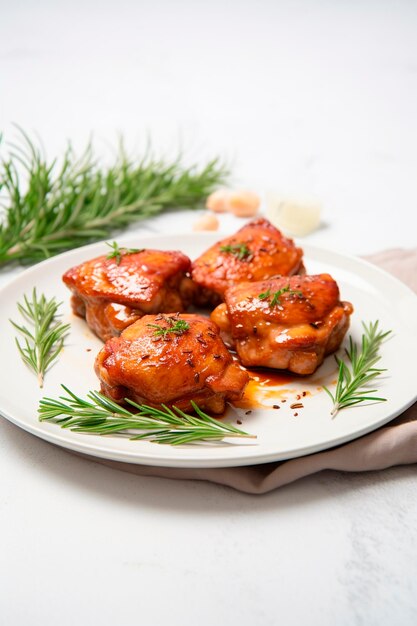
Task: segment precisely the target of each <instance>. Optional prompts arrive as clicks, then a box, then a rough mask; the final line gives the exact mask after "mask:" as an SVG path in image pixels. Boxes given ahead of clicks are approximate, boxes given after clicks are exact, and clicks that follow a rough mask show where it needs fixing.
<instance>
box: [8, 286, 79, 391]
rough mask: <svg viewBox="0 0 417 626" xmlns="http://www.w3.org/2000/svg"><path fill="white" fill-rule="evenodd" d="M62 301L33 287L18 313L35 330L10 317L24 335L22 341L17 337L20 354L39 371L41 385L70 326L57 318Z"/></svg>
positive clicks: (32, 367)
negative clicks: (47, 297)
mask: <svg viewBox="0 0 417 626" xmlns="http://www.w3.org/2000/svg"><path fill="white" fill-rule="evenodd" d="M61 304H62V303H57V302H56V300H55V298H52V299H51V300H47V299H46V297H45V296H44V295H43V294H42V295H41V296H40V297H38V295H37V293H36V289H34V290H33V292H32V300H29V298H28V297H27V296H26V295H24V296H23V304H21V303H18V304H17V308H18V309H19V312H20V313H21V315H22V317H23V318H24V319H25V320H26V321H28V322H29V323H30V324H31V325H32V329H31V330H30V329H29V328H28V327H27V326H21V325H19V324H16V322H13V321H12V320H10V322H11V324H12V325H13V326H14V328H16V330H18V331H19V333H20V334H21V335H22V338H23V342H19V340H18V339H17V338H16V345H17V348H18V350H19V352H20V356H21V357H22V359H23V361H24V363H26V365H27V366H28V367H30V368H31V369H32V370H33V371H34V372H35V374H37V376H38V382H39V386H40V387H43V381H44V377H45V373H46V371H47V369H48V368H49V367H50V366H51V365H52V363H53V362H54V361H55V359H56V358H57V357H58V355H59V353H60V352H61V349H62V347H63V345H64V339H65V337H66V335H67V333H68V330H69V327H70V325H69V324H61V323H60V322H59V321H58V319H57V317H58V308H59V307H60V306H61Z"/></svg>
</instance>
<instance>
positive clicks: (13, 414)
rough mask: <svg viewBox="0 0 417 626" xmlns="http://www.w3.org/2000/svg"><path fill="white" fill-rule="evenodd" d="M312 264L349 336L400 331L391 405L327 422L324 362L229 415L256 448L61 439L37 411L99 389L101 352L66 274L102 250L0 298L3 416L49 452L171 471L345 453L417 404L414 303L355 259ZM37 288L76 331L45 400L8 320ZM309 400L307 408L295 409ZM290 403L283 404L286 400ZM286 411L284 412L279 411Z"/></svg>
mask: <svg viewBox="0 0 417 626" xmlns="http://www.w3.org/2000/svg"><path fill="white" fill-rule="evenodd" d="M218 239H219V235H218V234H193V235H185V236H181V237H170V236H157V237H152V238H144V237H136V238H132V237H129V238H128V239H127V238H124V239H120V240H119V242H120V243H121V244H123V245H125V246H127V247H142V246H143V247H146V246H148V247H153V248H160V249H181V250H182V251H184V252H185V253H186V254H188V255H189V256H190V257H191V258H195V257H196V256H198V255H199V254H200V253H201V252H202V251H203V250H205V249H206V248H207V247H208V246H209V245H211V244H212V243H214V242H215V241H217V240H218ZM303 248H304V252H305V264H306V267H307V269H308V272H309V273H310V274H313V273H317V272H328V273H330V274H332V276H333V277H334V278H335V279H336V280H337V282H338V284H339V287H340V290H341V296H342V299H344V300H349V301H350V302H352V303H353V305H354V307H355V313H354V315H353V318H352V325H351V330H350V332H351V334H352V335H353V337H354V338H355V339H360V337H361V334H362V328H361V320H365V321H371V320H376V319H379V320H380V324H381V328H382V329H385V330H388V329H392V330H393V336H392V338H391V339H390V340H389V341H387V342H386V343H385V344H384V345H383V347H382V362H381V366H382V367H384V368H387V374H386V375H385V376H384V377H383V378H381V379H380V380H379V381H378V390H379V392H380V394H381V395H382V396H383V397H385V398H387V402H383V403H374V404H369V405H367V406H359V407H355V408H349V409H345V410H343V411H341V412H340V413H339V414H338V415H337V417H336V418H335V419H331V417H330V409H331V406H330V405H331V402H330V399H329V397H328V396H327V394H326V393H325V392H324V391H323V390H321V385H323V384H324V385H327V386H330V387H331V386H332V383H333V382H334V381H335V378H336V371H337V368H336V365H335V361H334V359H333V357H332V356H331V357H327V359H326V361H325V363H324V364H323V365H322V367H321V368H319V370H318V371H317V372H316V373H315V374H314V375H313V376H311V377H308V378H306V379H298V380H295V381H292V382H290V383H286V384H285V385H284V386H282V385H281V386H280V387H278V388H276V389H272V388H270V387H269V388H268V389H265V391H264V392H263V391H262V389H260V391H259V394H260V395H259V400H260V403H261V404H262V406H261V407H259V406H258V407H257V408H256V407H254V408H253V409H252V412H251V413H250V414H249V415H246V411H247V410H248V409H247V408H246V409H230V410H229V412H228V414H227V418H226V419H228V420H230V421H232V422H233V423H235V424H236V421H237V420H238V419H239V421H241V422H243V423H242V426H241V428H243V429H244V430H246V431H247V432H250V433H251V434H255V435H257V439H255V440H238V439H233V440H225V442H221V443H216V444H211V443H210V444H200V445H198V444H197V445H188V446H181V447H173V446H166V445H157V444H153V443H151V442H148V441H130V440H128V439H126V438H122V437H118V436H112V437H100V436H95V435H85V434H77V433H73V432H70V431H68V430H62V429H61V428H60V427H59V426H56V425H54V424H51V423H45V422H43V423H40V422H39V421H38V419H37V407H38V402H39V400H40V398H41V397H42V396H43V395H45V396H49V397H58V395H59V394H60V393H61V389H60V384H61V383H64V384H65V385H66V386H67V387H69V388H70V389H72V390H73V391H74V392H75V393H77V394H78V395H84V394H86V393H87V392H88V391H89V390H90V389H98V381H97V378H96V376H95V374H94V371H93V363H94V358H95V355H96V353H97V352H98V350H99V349H100V347H101V346H102V343H101V341H100V340H99V339H97V337H95V336H94V335H93V334H92V333H91V331H90V330H89V329H88V327H87V325H86V324H85V322H84V321H83V320H81V319H79V318H76V317H74V316H73V315H72V313H71V309H70V304H69V295H70V294H69V291H68V290H67V289H66V287H65V286H64V285H63V283H62V281H61V276H62V274H63V273H64V272H65V270H67V269H68V268H69V267H71V266H73V265H76V264H77V263H81V262H82V261H85V260H87V259H89V258H92V257H94V256H98V255H100V254H104V253H105V252H108V248H106V246H105V245H104V244H103V243H99V244H93V245H91V246H86V247H84V248H79V249H77V250H74V251H72V252H67V253H65V254H62V255H60V256H57V257H55V258H53V259H50V260H48V261H44V262H43V263H40V264H38V265H36V266H34V267H33V268H31V269H29V270H26V271H25V272H23V273H22V274H20V275H19V276H18V277H17V278H16V279H15V280H13V281H12V282H11V283H10V284H9V285H7V286H6V287H5V288H4V289H3V290H2V291H1V293H0V298H1V300H0V301H1V312H0V345H1V361H2V375H1V377H0V413H1V414H2V415H3V416H4V417H6V418H7V419H9V420H10V421H12V422H14V423H15V424H17V425H18V426H20V427H21V428H24V429H25V430H27V431H29V432H30V433H33V434H34V435H37V436H38V437H41V438H42V439H46V440H47V441H50V442H52V443H55V444H57V445H60V446H63V447H65V448H69V449H71V450H76V451H78V452H82V453H85V454H89V455H93V456H97V457H102V458H106V459H114V460H117V461H124V462H129V463H140V464H147V465H159V466H170V467H226V466H235V465H249V464H255V463H264V462H270V461H276V460H282V459H289V458H291V457H297V456H301V455H305V454H310V453H313V452H317V451H319V450H324V449H326V448H330V447H332V446H335V445H338V444H341V443H344V442H346V441H349V440H351V439H354V438H356V437H359V436H361V435H363V434H365V433H367V432H370V431H372V430H374V429H375V428H378V427H379V426H381V425H382V424H385V423H386V422H389V421H390V420H391V419H392V418H394V417H395V416H397V415H398V414H400V413H401V412H402V411H403V410H405V409H406V408H407V407H408V406H410V405H411V404H412V403H413V402H414V400H415V398H416V363H415V355H416V354H417V297H416V296H415V295H414V294H413V293H412V292H411V291H410V290H409V289H408V288H407V287H405V286H404V285H403V284H402V283H400V282H399V281H397V280H396V279H395V278H393V277H392V276H390V275H389V274H386V273H385V272H382V271H381V270H379V269H377V268H375V267H374V266H373V265H370V264H369V263H365V262H364V261H361V260H359V259H356V258H350V257H346V256H342V255H341V254H338V253H336V252H330V251H326V250H322V249H319V248H316V247H313V246H308V245H303ZM33 287H36V288H37V290H38V293H41V292H43V293H45V294H46V295H47V296H48V297H51V296H53V295H55V296H56V297H57V299H58V300H60V301H61V300H62V301H63V302H64V305H63V307H61V308H62V310H63V320H64V321H69V322H71V333H70V335H69V337H68V339H67V341H66V346H65V348H64V350H63V352H62V354H61V355H60V358H59V360H58V362H57V363H56V364H55V365H54V366H53V367H52V368H51V370H50V371H49V372H48V373H47V376H46V381H45V386H44V389H43V391H41V390H40V389H39V388H38V387H37V382H36V377H35V376H34V375H33V373H32V372H31V371H29V370H28V369H27V368H26V366H25V365H24V364H23V363H22V361H21V358H20V356H19V354H18V351H17V349H16V346H15V343H14V336H15V332H14V330H13V328H12V326H11V325H10V323H9V321H8V320H9V319H10V318H12V319H14V320H18V319H19V316H18V313H17V310H16V302H17V301H18V300H19V301H20V300H21V299H22V296H23V294H24V293H26V294H30V293H31V291H32V289H33ZM302 391H307V392H308V395H307V396H306V397H305V398H303V404H304V408H303V409H301V410H298V411H297V412H298V416H297V417H294V413H295V412H296V411H295V410H292V409H291V408H290V405H291V404H292V402H295V401H296V396H297V394H298V393H300V392H302ZM284 398H286V399H287V401H286V402H285V403H282V402H281V400H282V399H284ZM277 403H278V404H279V405H280V407H281V408H280V410H276V409H273V408H272V405H274V404H277Z"/></svg>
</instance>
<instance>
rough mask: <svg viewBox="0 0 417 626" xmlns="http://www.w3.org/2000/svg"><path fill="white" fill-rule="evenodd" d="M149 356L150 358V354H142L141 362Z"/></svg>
mask: <svg viewBox="0 0 417 626" xmlns="http://www.w3.org/2000/svg"><path fill="white" fill-rule="evenodd" d="M150 356H151V355H150V354H144V355H143V356H142V361H144V360H145V359H149V357H150Z"/></svg>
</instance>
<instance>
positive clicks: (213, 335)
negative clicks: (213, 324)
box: [207, 330, 216, 339]
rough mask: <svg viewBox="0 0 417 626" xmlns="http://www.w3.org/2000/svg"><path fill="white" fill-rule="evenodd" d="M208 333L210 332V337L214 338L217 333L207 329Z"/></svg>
mask: <svg viewBox="0 0 417 626" xmlns="http://www.w3.org/2000/svg"><path fill="white" fill-rule="evenodd" d="M207 334H208V336H209V337H211V338H212V339H215V338H216V333H213V332H212V331H211V330H208V331H207Z"/></svg>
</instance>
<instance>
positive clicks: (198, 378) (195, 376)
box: [194, 372, 200, 383]
mask: <svg viewBox="0 0 417 626" xmlns="http://www.w3.org/2000/svg"><path fill="white" fill-rule="evenodd" d="M194 380H195V382H196V383H198V381H199V380H200V374H199V373H198V372H196V373H195V374H194Z"/></svg>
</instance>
